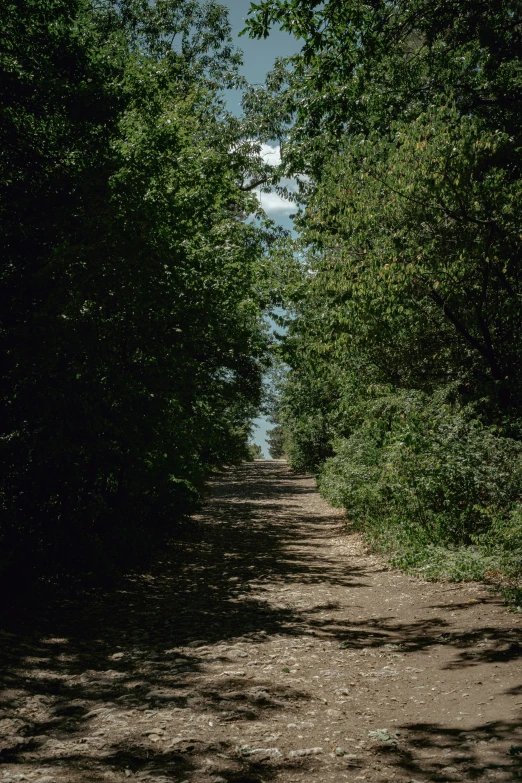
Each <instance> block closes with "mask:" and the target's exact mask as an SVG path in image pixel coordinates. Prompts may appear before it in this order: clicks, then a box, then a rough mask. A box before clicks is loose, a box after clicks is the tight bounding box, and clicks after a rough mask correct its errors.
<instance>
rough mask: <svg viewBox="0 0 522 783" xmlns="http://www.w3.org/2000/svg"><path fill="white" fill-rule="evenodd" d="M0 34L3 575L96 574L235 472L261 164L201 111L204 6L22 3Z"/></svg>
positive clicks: (254, 402) (220, 28) (217, 75)
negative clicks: (216, 473)
mask: <svg viewBox="0 0 522 783" xmlns="http://www.w3.org/2000/svg"><path fill="white" fill-rule="evenodd" d="M0 25H1V52H0V57H1V60H0V65H1V69H2V78H1V83H2V85H3V87H2V106H3V108H2V123H1V127H2V131H1V133H2V139H1V147H2V158H1V164H2V177H1V182H2V184H1V206H0V209H1V213H0V214H1V221H2V239H1V243H2V250H1V255H2V275H1V287H2V301H3V302H4V303H5V306H4V308H3V311H2V323H1V334H2V344H3V362H2V367H3V369H2V395H1V396H2V406H3V413H2V487H1V504H2V516H3V524H2V529H1V533H0V537H1V538H0V547H1V550H2V568H3V571H4V573H6V574H9V573H13V572H14V571H16V570H19V569H20V568H21V566H22V565H23V566H25V568H26V569H27V570H26V573H27V574H30V573H31V569H32V572H33V573H34V574H40V573H46V574H48V575H53V574H58V573H65V572H68V573H78V572H86V571H93V570H100V569H101V570H104V569H106V568H107V569H109V568H110V567H111V565H114V563H116V562H126V563H128V562H130V560H131V559H132V557H134V556H137V555H138V554H139V553H140V552H141V551H142V550H143V549H144V548H146V543H147V541H148V540H150V539H152V538H153V537H157V534H158V532H159V530H160V529H164V528H165V527H168V525H169V524H171V523H172V521H174V520H175V519H176V518H179V516H180V514H181V513H183V512H184V511H185V510H187V509H188V508H190V507H191V506H192V505H193V503H194V500H195V499H196V497H197V489H198V487H199V486H200V484H201V481H202V479H203V478H204V476H205V475H206V474H207V473H208V471H209V470H210V469H211V468H212V467H214V466H217V465H220V464H223V463H226V462H230V461H236V460H238V459H242V458H243V457H246V456H247V454H248V450H247V439H248V433H249V426H250V425H249V421H250V419H251V418H252V416H253V415H254V414H255V411H256V409H257V407H258V405H259V402H260V394H261V375H262V371H263V366H264V363H265V361H266V358H265V357H266V337H265V334H264V328H263V326H262V321H261V314H262V309H263V307H264V304H265V301H266V284H265V279H266V273H265V267H266V263H267V262H266V257H265V249H266V243H267V242H268V241H270V231H269V228H268V227H266V226H265V227H264V228H263V226H258V224H254V223H252V222H251V221H250V222H248V221H245V218H246V217H247V216H248V215H249V214H252V213H255V212H256V210H257V202H256V201H255V199H254V198H253V196H251V195H250V194H249V193H248V192H247V191H246V190H245V189H244V182H245V181H247V180H248V178H249V176H250V174H251V170H250V168H252V170H257V169H258V168H259V161H256V156H255V149H254V148H253V147H252V145H251V144H249V143H248V140H245V139H244V137H243V136H242V129H241V127H240V125H239V124H238V122H237V121H236V120H234V119H233V118H230V117H228V116H227V115H226V113H225V112H224V110H223V104H222V100H221V98H220V97H219V91H218V88H220V87H224V86H230V85H232V84H236V83H237V77H236V70H237V64H238V57H237V55H236V54H234V52H233V51H232V50H231V48H230V45H229V27H228V23H227V20H226V17H225V16H224V11H223V8H222V7H221V6H218V5H216V4H215V3H209V4H206V5H205V6H200V5H199V4H198V3H196V2H192V0H182V1H181V2H177V1H175V0H161V1H159V0H158V2H157V3H155V4H150V3H148V2H140V1H139V0H136V2H134V1H133V0H123V1H122V2H112V0H106V2H102V3H92V2H90V0H23V2H16V3H15V2H8V3H7V5H6V6H5V7H4V8H3V11H2V20H1V22H0ZM249 166H250V168H249Z"/></svg>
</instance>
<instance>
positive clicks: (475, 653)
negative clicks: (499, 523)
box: [0, 462, 522, 783]
mask: <svg viewBox="0 0 522 783" xmlns="http://www.w3.org/2000/svg"><path fill="white" fill-rule="evenodd" d="M520 619H521V618H520V615H516V614H512V613H509V612H508V611H507V610H506V609H505V608H504V607H503V606H502V604H501V602H500V600H499V599H498V597H495V596H494V595H493V594H491V593H490V592H489V591H487V590H486V589H485V588H483V587H480V586H478V585H462V586H459V585H449V584H430V583H424V582H421V581H419V580H415V579H411V578H409V577H407V576H404V575H403V574H400V573H397V572H394V571H387V570H385V569H383V568H382V565H381V564H380V561H379V560H378V559H377V558H374V557H371V556H368V555H367V554H365V553H364V550H363V548H362V546H361V544H360V541H359V540H358V538H357V536H355V535H349V534H347V533H346V532H345V530H344V526H343V522H342V518H341V516H340V515H339V512H337V511H334V510H333V509H331V508H329V507H328V506H327V505H326V504H325V503H324V502H323V501H322V500H321V499H320V498H319V496H318V495H317V493H316V491H315V486H314V482H313V480H312V479H310V478H309V477H305V476H294V475H292V474H291V473H290V472H289V471H288V469H287V468H286V466H285V464H284V463H277V462H275V463H274V462H256V463H253V464H249V465H245V466H243V467H242V468H240V469H237V470H235V471H233V472H229V473H227V474H225V475H224V476H223V477H221V478H220V479H219V480H218V481H216V482H215V484H214V486H213V492H212V497H211V498H210V500H209V501H208V502H207V504H206V506H205V510H204V513H202V514H201V515H199V516H198V517H197V518H196V519H195V520H194V521H192V522H191V523H190V524H187V525H185V526H184V527H183V529H182V530H181V535H180V536H178V537H177V539H176V541H173V542H172V543H171V544H170V545H169V547H167V548H166V550H165V553H164V556H163V558H162V561H161V562H159V563H157V564H156V566H155V568H154V570H153V571H151V572H150V573H149V574H145V575H141V576H139V577H135V578H132V579H129V580H128V581H126V582H125V583H124V584H123V585H122V587H121V589H120V590H118V591H112V592H108V593H103V594H98V593H95V594H93V595H91V596H87V597H84V598H83V599H82V600H81V601H79V600H77V601H74V602H70V603H68V604H66V605H63V603H62V604H60V605H55V606H48V605H47V609H46V611H45V612H42V609H41V608H40V609H35V608H33V610H32V612H31V611H29V610H28V609H27V608H22V607H19V609H18V611H17V613H16V617H15V618H13V617H10V618H4V619H3V620H2V622H0V628H3V629H4V630H3V631H2V632H0V634H1V635H0V638H1V639H2V641H3V643H4V648H5V649H4V651H3V659H2V662H3V664H4V665H3V667H2V683H1V687H2V692H1V694H0V707H1V709H2V710H3V718H2V720H1V721H0V736H1V738H2V740H1V744H0V749H1V755H0V758H1V760H2V762H3V763H2V765H1V766H0V781H4V783H5V782H6V781H19V780H30V781H39V783H52V782H54V783H62V782H63V783H66V782H67V783H69V782H71V783H80V781H81V783H87V781H89V782H91V781H103V780H113V781H121V780H133V779H136V780H145V781H149V783H152V781H154V782H155V783H160V781H163V782H164V783H165V782H166V781H177V782H178V783H181V781H187V783H212V782H213V783H225V782H226V783H232V782H234V783H262V781H265V783H268V781H281V783H287V782H288V783H289V782H290V781H307V783H310V782H312V783H315V782H317V783H319V782H321V783H322V782H323V781H325V783H326V782H329V781H332V783H333V782H334V781H335V782H336V783H342V781H344V780H347V781H366V782H367V783H377V781H379V783H381V782H382V783H384V782H385V781H403V782H404V783H406V781H414V782H417V781H425V782H426V783H427V781H442V780H447V781H451V780H478V781H489V780H495V781H511V780H515V779H518V777H522V769H521V766H520V764H519V761H520V760H521V759H522V755H518V754H517V753H516V747H515V748H513V746H521V747H520V751H521V752H522V730H521V720H520V716H521V712H520V711H521V707H522V671H521V666H520V660H521V657H522V634H521V629H520ZM510 747H511V754H510V752H509V751H510ZM519 770H521V771H520V774H518V772H519Z"/></svg>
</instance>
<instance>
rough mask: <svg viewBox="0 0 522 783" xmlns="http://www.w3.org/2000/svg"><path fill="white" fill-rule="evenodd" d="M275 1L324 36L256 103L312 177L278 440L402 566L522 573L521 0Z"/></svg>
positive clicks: (285, 20) (287, 277) (297, 169)
mask: <svg viewBox="0 0 522 783" xmlns="http://www.w3.org/2000/svg"><path fill="white" fill-rule="evenodd" d="M256 9H257V10H256V11H255V13H254V15H253V17H252V19H251V20H250V22H249V26H250V33H251V35H253V36H257V37H262V36H263V35H266V34H267V33H268V32H269V30H270V27H271V25H272V24H277V25H279V26H282V27H283V29H286V30H287V31H289V32H291V33H294V34H295V35H296V36H298V37H300V39H301V41H302V44H303V47H302V51H301V53H300V54H298V55H296V56H295V57H292V58H290V59H289V60H288V61H287V62H286V63H285V62H281V63H279V64H278V65H277V67H276V69H275V70H274V72H273V73H272V75H271V76H270V79H269V80H268V82H267V86H265V87H263V88H259V89H252V90H251V91H250V93H249V96H248V104H249V108H250V111H252V112H256V111H257V112H258V114H259V117H260V119H259V122H258V126H259V127H260V128H264V130H265V132H266V134H267V135H272V136H275V137H279V138H282V139H283V151H282V154H283V169H284V172H285V173H286V175H287V176H292V175H293V176H296V177H298V179H299V181H300V196H299V207H300V211H299V215H298V218H297V221H296V224H297V228H298V231H299V239H298V240H297V242H296V243H295V246H294V247H293V248H287V249H286V250H285V248H284V247H283V248H281V249H280V251H279V258H280V263H281V270H282V271H281V280H282V292H284V294H283V295H284V297H286V301H287V307H288V308H289V318H288V320H287V330H288V331H287V334H286V336H285V337H284V338H283V340H282V349H281V354H282V359H283V360H284V362H285V363H286V366H287V368H288V372H287V376H286V380H284V381H283V382H281V383H280V390H281V397H280V400H279V402H278V403H277V405H276V409H275V412H274V419H275V420H276V421H277V422H278V426H277V429H276V430H275V431H274V432H273V435H272V441H273V444H272V452H273V454H274V455H275V456H277V455H278V454H281V453H287V454H288V456H289V458H290V461H291V463H292V464H293V465H294V466H295V467H296V468H299V469H308V470H312V471H314V472H316V473H317V474H318V477H319V485H320V488H321V491H322V492H323V493H324V495H325V497H327V498H328V499H329V500H331V501H332V502H334V503H335V504H338V505H340V506H344V507H345V508H346V510H347V514H348V517H349V519H350V520H352V521H353V522H355V523H356V524H357V525H359V526H360V527H361V528H362V529H363V530H364V531H366V534H367V535H368V536H369V537H370V539H371V540H372V541H373V542H374V544H375V545H377V546H379V547H381V548H383V549H384V550H386V551H388V552H391V553H393V554H394V556H395V558H396V560H397V562H400V563H402V564H403V565H405V566H407V567H410V568H414V569H415V568H416V569H419V568H420V569H424V573H428V574H440V573H446V574H449V575H451V576H453V577H455V578H465V577H475V576H481V575H483V574H484V573H487V572H488V571H497V572H501V574H503V575H504V577H506V578H507V577H509V578H510V579H511V580H512V583H515V582H516V579H517V578H520V575H521V572H522V443H521V435H522V222H521V216H522V176H521V175H522V59H521V58H522V3H521V2H520V0H500V2H498V1H497V0H495V2H493V0H458V1H457V0H443V1H442V2H439V0H437V2H435V1H434V0H407V2H406V0H399V1H398V2H396V3H388V2H373V3H360V2H356V1H355V0H346V2H341V3H339V2H335V0H327V2H325V3H321V4H318V3H310V2H307V1H306V0H277V2H276V0H261V2H259V3H258V4H257V6H256ZM513 580H514V582H513Z"/></svg>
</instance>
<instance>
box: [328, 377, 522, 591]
mask: <svg viewBox="0 0 522 783" xmlns="http://www.w3.org/2000/svg"><path fill="white" fill-rule="evenodd" d="M334 450H335V454H334V456H333V457H331V458H330V459H328V460H327V461H326V462H325V464H324V465H323V467H322V468H321V470H320V473H319V479H318V480H319V487H320V490H321V492H322V494H323V495H324V497H325V498H326V499H327V500H329V501H330V502H331V503H332V504H333V505H336V506H343V507H344V508H346V511H347V515H348V517H349V518H350V519H351V520H352V521H353V522H354V523H355V524H356V525H357V526H358V527H359V528H360V529H362V530H363V531H364V532H365V534H366V535H367V536H368V538H369V539H370V540H371V542H372V543H373V545H374V546H376V547H377V548H378V549H380V550H382V551H386V552H389V553H391V554H392V556H393V560H394V562H395V563H396V564H398V565H401V566H403V567H406V568H410V569H411V568H413V569H419V568H422V569H423V570H424V573H425V574H426V575H431V576H435V575H441V574H446V575H447V576H450V577H451V578H479V577H481V576H482V575H483V573H484V572H485V571H487V570H488V569H491V568H493V567H495V565H497V566H498V565H499V564H500V563H502V567H503V568H508V569H510V570H511V572H513V573H514V572H515V571H516V570H517V568H518V569H520V564H521V562H522V511H521V506H520V504H519V501H520V499H521V494H522V445H521V444H520V443H519V442H517V441H515V440H514V439H512V438H508V437H505V436H502V435H501V433H499V431H498V428H496V427H493V426H485V425H483V424H482V423H481V421H480V420H479V419H478V418H477V417H476V415H475V411H474V409H473V408H471V407H465V406H462V405H459V404H458V403H456V402H454V401H452V400H451V394H449V393H448V390H446V391H444V392H439V393H437V394H435V395H433V396H431V397H430V396H429V395H427V394H423V393H421V392H395V393H390V392H387V391H382V392H380V393H379V392H378V393H376V394H375V395H374V398H373V399H372V400H370V401H369V402H367V403H366V411H365V416H364V417H363V419H362V422H361V423H360V425H359V426H358V427H357V428H356V429H355V430H354V432H353V433H352V434H350V435H349V436H348V437H345V438H341V439H339V440H338V441H336V442H335V443H334ZM459 553H460V554H459Z"/></svg>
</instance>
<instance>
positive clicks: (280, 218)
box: [223, 0, 300, 457]
mask: <svg viewBox="0 0 522 783" xmlns="http://www.w3.org/2000/svg"><path fill="white" fill-rule="evenodd" d="M223 5H226V6H227V7H228V8H229V18H230V23H231V25H232V35H233V37H234V41H235V43H236V45H237V46H238V47H239V48H240V49H242V50H243V54H244V56H243V63H244V64H243V68H242V74H243V76H245V78H246V79H247V81H249V82H250V83H251V84H262V83H263V82H264V81H265V75H266V73H267V72H268V71H270V70H271V68H272V66H273V64H274V60H275V59H276V57H288V56H289V55H291V54H295V53H296V52H298V51H299V49H300V46H299V42H298V41H296V40H295V38H293V37H292V36H290V35H287V34H286V33H283V32H281V30H273V31H272V32H271V34H270V36H269V38H266V39H264V40H261V41H253V40H251V39H250V38H248V36H247V35H243V36H241V38H239V37H238V36H239V33H240V32H241V30H243V28H244V27H245V19H246V17H247V14H248V9H249V8H250V0H229V2H224V3H223ZM227 100H228V106H229V109H230V110H231V111H233V112H235V113H236V112H237V113H240V111H241V106H240V100H241V96H240V94H239V93H238V92H236V91H232V90H229V91H227ZM263 153H264V155H265V156H266V159H267V160H268V161H270V160H273V161H274V162H277V160H278V156H279V150H278V148H277V147H271V146H270V145H263ZM260 199H261V204H262V206H263V209H264V210H265V212H266V213H267V215H269V217H271V218H272V219H273V220H275V221H277V223H279V224H280V225H282V226H284V227H285V228H289V229H291V228H292V221H291V220H290V218H289V215H290V213H292V212H294V211H295V206H294V205H293V204H289V203H288V202H284V201H283V200H282V199H281V198H279V196H277V195H276V194H275V193H262V194H260ZM255 424H256V427H255V430H254V436H253V440H254V442H255V443H258V444H259V445H260V446H261V448H262V449H263V452H264V455H265V457H269V454H268V449H267V444H266V440H265V438H266V432H267V429H270V427H271V425H270V424H269V423H268V422H267V421H266V419H263V418H260V419H256V421H255Z"/></svg>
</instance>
